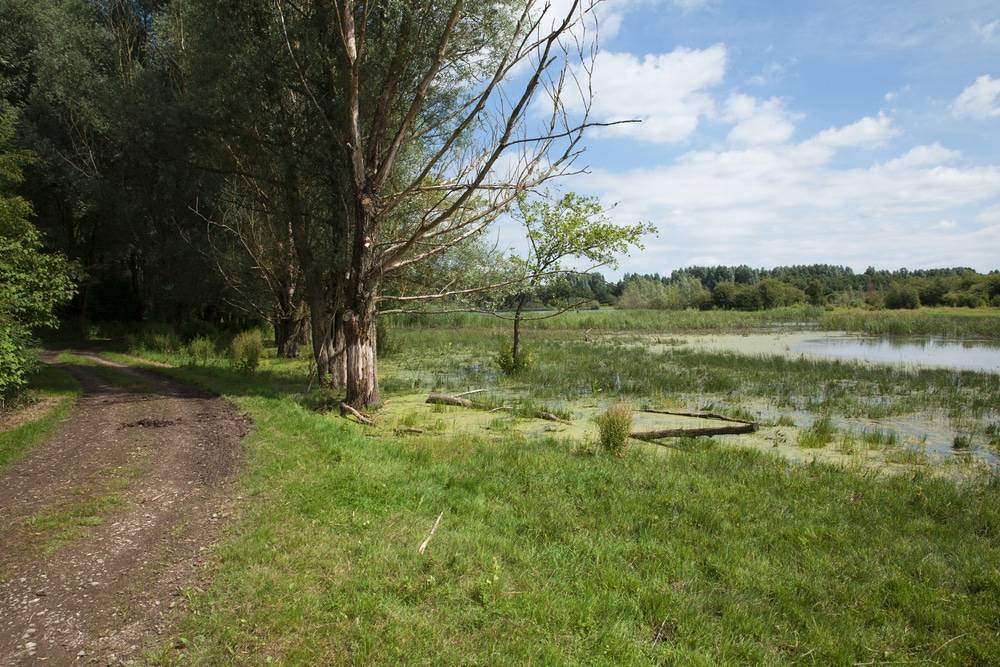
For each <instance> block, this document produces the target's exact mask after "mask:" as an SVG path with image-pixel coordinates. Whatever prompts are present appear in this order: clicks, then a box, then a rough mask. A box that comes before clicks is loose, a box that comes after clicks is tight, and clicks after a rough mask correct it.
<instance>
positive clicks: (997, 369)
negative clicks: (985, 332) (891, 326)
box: [790, 336, 1000, 373]
mask: <svg viewBox="0 0 1000 667" xmlns="http://www.w3.org/2000/svg"><path fill="white" fill-rule="evenodd" d="M790 348H791V350H792V351H794V352H801V353H803V354H818V355H824V356H830V357H838V358H841V359H851V360H854V361H866V362H873V363H896V364H910V365H917V366H938V367H945V368H954V369H957V370H968V371H985V372H988V373H1000V345H998V344H997V343H995V342H990V341H956V340H944V339H940V338H862V337H853V336H852V337H843V338H831V337H828V336H827V337H823V338H812V339H809V340H803V341H801V342H799V343H796V344H793V345H791V346H790Z"/></svg>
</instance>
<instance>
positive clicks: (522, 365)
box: [493, 336, 535, 375]
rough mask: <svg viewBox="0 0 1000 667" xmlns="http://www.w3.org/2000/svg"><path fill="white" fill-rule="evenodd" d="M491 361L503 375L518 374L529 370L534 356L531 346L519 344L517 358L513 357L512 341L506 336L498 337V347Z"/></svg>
mask: <svg viewBox="0 0 1000 667" xmlns="http://www.w3.org/2000/svg"><path fill="white" fill-rule="evenodd" d="M493 363H495V364H496V365H497V367H498V368H499V369H500V370H501V371H502V372H503V374H504V375H519V374H521V373H525V372H527V371H530V370H531V369H532V368H534V367H535V356H534V355H533V354H532V352H531V348H529V347H528V346H527V345H524V344H523V343H522V344H521V348H520V350H518V355H517V358H516V359H515V358H514V342H513V341H512V340H511V339H510V338H508V337H506V336H501V337H500V349H499V350H497V353H496V356H495V357H493Z"/></svg>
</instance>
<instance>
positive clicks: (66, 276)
mask: <svg viewBox="0 0 1000 667" xmlns="http://www.w3.org/2000/svg"><path fill="white" fill-rule="evenodd" d="M12 134H13V118H12V116H10V115H5V116H0V400H2V399H6V398H7V397H9V396H10V395H12V394H13V393H14V392H16V391H17V390H18V389H20V388H21V387H22V386H23V385H24V383H25V381H26V380H25V374H26V372H27V369H28V368H29V365H30V363H29V358H28V354H27V347H28V342H29V338H30V334H31V331H32V329H34V328H36V327H41V326H51V325H53V324H55V323H56V319H55V316H54V315H53V309H54V308H55V307H56V306H57V305H59V304H61V303H64V302H66V301H68V300H69V299H70V298H71V297H72V296H73V293H74V291H75V288H74V285H73V281H72V279H71V273H72V272H71V266H70V265H69V263H68V262H67V261H66V260H65V258H63V257H62V256H60V255H51V254H45V253H44V252H42V238H41V234H39V233H38V230H36V229H35V227H34V226H33V225H32V224H31V223H30V222H29V221H28V218H29V217H30V216H31V214H32V212H31V205H30V204H29V203H28V202H27V201H25V200H24V199H22V198H21V197H18V196H16V195H12V194H10V189H11V186H13V185H14V184H16V183H19V182H21V179H22V171H21V167H22V165H23V164H24V162H25V161H26V160H27V159H28V156H27V155H26V154H25V153H23V152H15V151H9V150H8V149H7V146H8V145H9V142H10V139H11V136H12Z"/></svg>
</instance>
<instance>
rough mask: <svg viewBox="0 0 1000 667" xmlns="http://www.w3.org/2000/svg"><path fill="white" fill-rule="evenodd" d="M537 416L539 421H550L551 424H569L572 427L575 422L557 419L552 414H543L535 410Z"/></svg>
mask: <svg viewBox="0 0 1000 667" xmlns="http://www.w3.org/2000/svg"><path fill="white" fill-rule="evenodd" d="M535 416H536V417H538V418H539V419H548V420H549V421H550V422H559V423H560V424H569V425H570V426H572V425H573V422H571V421H569V420H567V419H563V418H562V417H556V416H555V415H554V414H552V413H551V412H542V411H541V410H535Z"/></svg>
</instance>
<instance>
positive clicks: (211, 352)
mask: <svg viewBox="0 0 1000 667" xmlns="http://www.w3.org/2000/svg"><path fill="white" fill-rule="evenodd" d="M187 352H188V355H190V357H191V359H192V360H193V361H194V362H195V363H200V364H201V365H202V366H205V365H207V364H208V360H209V359H211V358H212V357H214V356H215V343H214V342H213V341H212V340H211V339H210V338H205V337H203V336H198V337H197V338H195V339H194V340H192V341H191V342H190V343H188V346H187Z"/></svg>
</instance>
